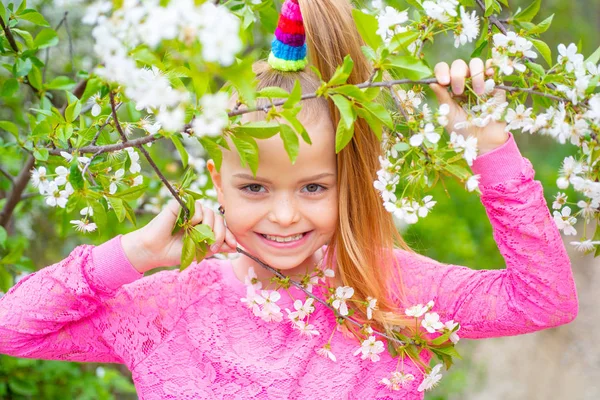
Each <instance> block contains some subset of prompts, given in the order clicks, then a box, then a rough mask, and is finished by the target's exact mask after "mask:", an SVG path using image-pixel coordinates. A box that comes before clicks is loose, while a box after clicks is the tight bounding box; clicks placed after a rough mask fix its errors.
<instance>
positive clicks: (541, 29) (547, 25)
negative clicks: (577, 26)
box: [529, 14, 554, 35]
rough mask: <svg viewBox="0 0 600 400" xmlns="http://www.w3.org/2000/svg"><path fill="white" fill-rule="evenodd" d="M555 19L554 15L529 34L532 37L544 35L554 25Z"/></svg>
mask: <svg viewBox="0 0 600 400" xmlns="http://www.w3.org/2000/svg"><path fill="white" fill-rule="evenodd" d="M553 18H554V14H552V15H551V16H549V17H548V18H546V19H545V20H543V21H542V22H540V23H539V24H537V25H536V26H535V27H534V28H533V29H530V30H529V34H531V35H539V34H540V33H544V32H546V31H547V30H548V28H550V25H551V24H552V19H553Z"/></svg>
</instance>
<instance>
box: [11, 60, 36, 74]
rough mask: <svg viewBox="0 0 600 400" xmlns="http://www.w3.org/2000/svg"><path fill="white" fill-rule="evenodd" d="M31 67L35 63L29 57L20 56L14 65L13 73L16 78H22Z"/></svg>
mask: <svg viewBox="0 0 600 400" xmlns="http://www.w3.org/2000/svg"><path fill="white" fill-rule="evenodd" d="M31 68H33V64H32V63H31V60H30V59H29V58H26V59H22V58H18V59H17V60H16V62H15V65H14V66H13V75H14V76H15V78H20V77H22V76H25V75H27V74H28V73H29V71H31Z"/></svg>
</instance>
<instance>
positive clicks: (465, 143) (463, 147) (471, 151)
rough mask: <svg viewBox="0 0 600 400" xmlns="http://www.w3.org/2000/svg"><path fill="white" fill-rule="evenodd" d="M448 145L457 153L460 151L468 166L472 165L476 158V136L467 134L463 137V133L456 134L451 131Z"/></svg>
mask: <svg viewBox="0 0 600 400" xmlns="http://www.w3.org/2000/svg"><path fill="white" fill-rule="evenodd" d="M449 147H451V148H453V149H454V150H455V151H456V152H457V153H460V152H462V154H463V158H464V159H465V160H466V161H467V164H468V165H470V166H471V165H473V160H475V158H477V138H476V137H475V136H473V135H469V137H468V138H466V139H465V137H464V136H463V135H458V134H457V133H456V132H454V131H452V133H451V134H450V144H449Z"/></svg>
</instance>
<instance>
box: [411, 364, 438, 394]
mask: <svg viewBox="0 0 600 400" xmlns="http://www.w3.org/2000/svg"><path fill="white" fill-rule="evenodd" d="M442 365H443V364H437V365H436V366H435V367H433V368H432V369H431V372H430V373H429V374H427V375H425V378H424V379H423V382H421V384H420V385H419V387H418V388H417V390H418V391H419V392H422V391H424V390H429V389H432V388H433V387H435V386H436V385H437V383H438V382H439V381H440V379H442V374H440V373H439V372H440V369H442Z"/></svg>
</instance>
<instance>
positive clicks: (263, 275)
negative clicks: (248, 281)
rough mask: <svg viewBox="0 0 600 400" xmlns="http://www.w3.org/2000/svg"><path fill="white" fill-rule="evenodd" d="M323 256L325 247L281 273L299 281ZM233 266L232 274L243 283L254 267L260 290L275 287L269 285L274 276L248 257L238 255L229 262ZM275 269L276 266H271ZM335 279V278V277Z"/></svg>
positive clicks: (312, 269)
mask: <svg viewBox="0 0 600 400" xmlns="http://www.w3.org/2000/svg"><path fill="white" fill-rule="evenodd" d="M324 255H325V247H323V248H320V249H318V250H317V251H316V252H315V253H314V254H313V255H312V256H311V257H309V258H307V259H306V260H304V262H303V263H302V264H300V265H298V266H296V267H294V268H292V269H290V270H282V271H281V273H282V274H284V275H285V276H289V277H290V278H291V279H293V280H295V281H300V280H301V279H302V276H304V275H305V274H306V273H307V271H308V273H311V272H312V271H314V269H315V267H316V266H317V265H319V264H320V263H321V262H322V260H323V256H324ZM231 264H232V265H233V273H234V275H235V276H236V278H237V279H238V280H239V281H240V282H242V283H245V278H246V276H247V275H248V271H249V269H250V267H254V272H255V273H256V276H257V277H258V280H259V281H260V282H262V288H263V289H265V288H269V289H275V288H276V286H275V285H274V284H272V283H270V279H271V278H272V277H273V276H275V275H274V274H273V273H272V272H271V271H269V270H267V269H265V268H263V267H262V266H261V265H260V264H258V263H257V262H255V261H254V260H252V259H251V258H250V257H247V256H245V255H243V254H242V255H240V256H239V257H238V258H235V259H233V260H232V261H231ZM273 267H274V268H276V266H273ZM336 278H337V277H336Z"/></svg>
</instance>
